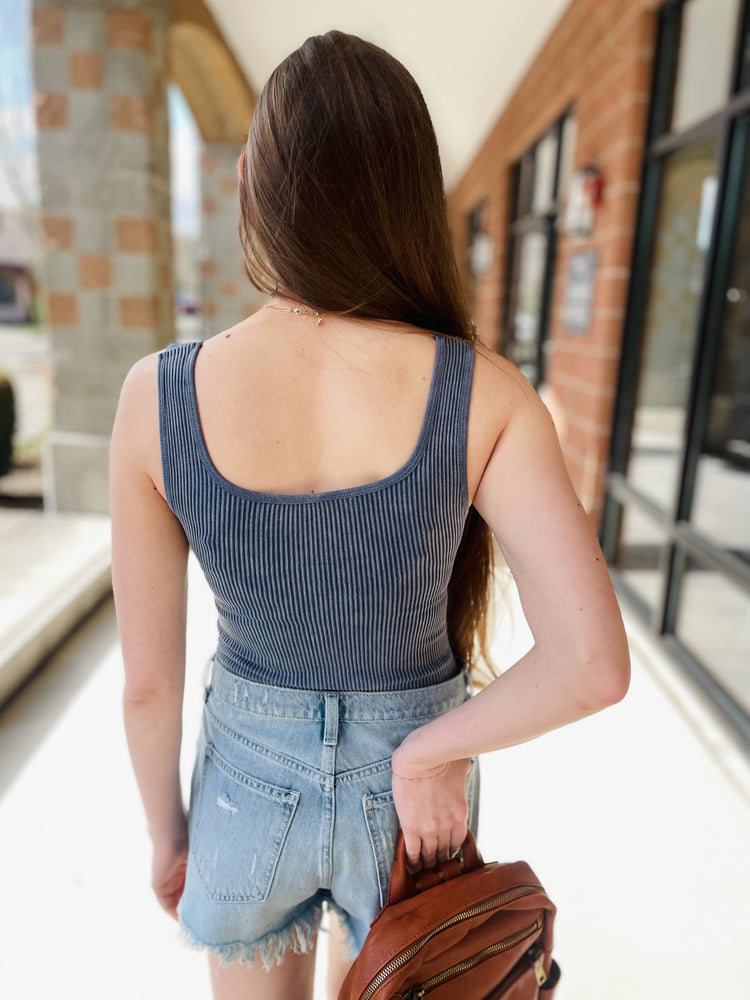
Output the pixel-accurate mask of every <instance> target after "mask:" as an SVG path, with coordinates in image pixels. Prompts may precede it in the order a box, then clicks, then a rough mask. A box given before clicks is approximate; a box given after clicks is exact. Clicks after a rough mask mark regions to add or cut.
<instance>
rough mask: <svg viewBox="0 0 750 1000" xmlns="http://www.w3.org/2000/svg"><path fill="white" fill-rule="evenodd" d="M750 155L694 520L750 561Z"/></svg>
mask: <svg viewBox="0 0 750 1000" xmlns="http://www.w3.org/2000/svg"><path fill="white" fill-rule="evenodd" d="M748 161H750V155H749V154H747V153H746V156H745V169H744V185H743V191H742V195H741V199H740V211H739V215H738V219H737V228H736V232H735V240H734V246H733V254H732V264H731V266H730V269H729V281H728V283H727V288H726V290H725V293H724V308H723V316H722V322H721V332H720V336H719V343H718V352H717V361H716V367H715V370H714V377H713V384H712V387H711V398H710V402H709V417H708V423H707V427H706V432H705V435H704V440H703V445H702V448H701V457H700V458H699V460H698V470H697V477H696V492H695V498H694V500H693V512H692V520H693V524H694V526H695V527H696V528H698V529H699V530H700V531H703V532H705V534H707V535H709V536H710V537H711V538H712V539H713V540H714V541H715V542H717V543H718V544H719V545H722V546H724V547H725V548H727V549H729V550H730V551H731V552H733V553H734V554H735V555H738V556H740V558H742V559H745V560H746V561H747V562H750V176H749V175H748V170H749V169H750V162H748Z"/></svg>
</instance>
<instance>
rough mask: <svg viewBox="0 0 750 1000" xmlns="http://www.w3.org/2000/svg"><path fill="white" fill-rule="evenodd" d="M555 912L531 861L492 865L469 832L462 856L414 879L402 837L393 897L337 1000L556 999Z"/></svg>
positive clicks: (390, 887)
mask: <svg viewBox="0 0 750 1000" xmlns="http://www.w3.org/2000/svg"><path fill="white" fill-rule="evenodd" d="M554 916H555V906H554V904H553V903H552V902H551V901H550V899H549V898H548V897H547V895H546V894H545V892H544V889H543V888H542V886H541V885H540V883H539V880H538V879H537V877H536V875H535V874H534V872H533V871H532V870H531V868H530V867H529V866H528V865H527V864H526V862H524V861H517V862H515V863H513V864H498V863H497V862H490V863H489V864H485V863H484V861H483V860H482V857H481V855H480V854H479V852H478V850H477V847H476V844H475V842H474V838H473V837H472V835H471V833H469V835H468V837H467V838H466V841H465V842H464V844H463V847H462V848H461V856H460V859H459V858H456V859H453V860H451V861H447V862H445V863H443V864H441V865H439V866H438V867H437V868H432V869H428V870H423V871H420V872H418V873H417V874H416V875H412V874H410V873H409V870H408V868H407V866H406V850H405V847H404V840H403V835H402V834H401V833H399V836H398V841H397V843H396V858H395V861H394V863H393V868H392V870H391V878H390V882H389V885H388V902H387V903H386V905H385V906H384V907H383V909H382V910H381V911H380V913H379V914H378V915H377V917H376V918H375V919H374V920H373V922H372V925H371V927H370V932H369V934H368V936H367V940H366V941H365V944H364V947H363V949H362V951H361V952H360V954H359V956H358V957H357V959H356V961H355V962H354V965H353V966H352V967H351V969H350V970H349V974H348V975H347V977H346V979H345V980H344V984H343V986H342V988H341V992H340V993H339V1000H417V998H420V1000H421V998H422V997H424V998H425V1000H449V998H450V1000H455V998H460V1000H538V998H539V996H540V991H543V992H542V994H541V995H542V996H545V997H550V998H551V997H552V995H553V993H554V988H555V986H556V984H557V981H558V979H559V978H560V970H559V968H558V966H557V963H556V962H554V961H553V960H552V956H551V951H552V923H553V920H554Z"/></svg>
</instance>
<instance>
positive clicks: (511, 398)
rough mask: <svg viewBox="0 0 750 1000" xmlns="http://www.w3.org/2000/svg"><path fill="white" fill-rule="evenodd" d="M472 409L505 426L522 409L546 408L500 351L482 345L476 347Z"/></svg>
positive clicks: (520, 373) (534, 390) (535, 392)
mask: <svg viewBox="0 0 750 1000" xmlns="http://www.w3.org/2000/svg"><path fill="white" fill-rule="evenodd" d="M474 348H475V361H474V380H473V383H472V406H473V407H474V408H475V409H476V410H478V411H480V412H482V413H484V414H485V415H486V417H487V419H490V420H493V419H494V420H497V421H499V422H500V425H501V426H500V428H499V429H500V430H501V429H502V425H504V423H505V422H506V421H507V420H509V419H510V418H511V417H512V415H513V414H514V412H517V411H518V410H519V409H523V410H525V409H529V408H530V409H532V410H533V409H536V408H538V407H539V406H542V407H543V405H544V404H543V403H542V401H541V399H540V398H539V394H538V393H537V391H536V389H534V387H533V386H532V385H531V383H530V382H529V380H528V379H527V378H526V376H525V375H523V374H522V372H521V371H520V370H519V369H518V368H517V367H516V366H515V365H514V364H513V362H512V361H509V360H508V358H504V357H502V356H501V355H499V354H498V353H497V352H496V351H493V350H492V349H491V348H489V347H487V346H486V345H485V344H483V343H481V342H479V343H476V344H474Z"/></svg>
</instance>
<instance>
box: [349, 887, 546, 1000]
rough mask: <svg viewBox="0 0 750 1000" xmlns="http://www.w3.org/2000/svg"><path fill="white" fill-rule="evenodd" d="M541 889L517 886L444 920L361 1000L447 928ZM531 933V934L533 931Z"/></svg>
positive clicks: (363, 998)
mask: <svg viewBox="0 0 750 1000" xmlns="http://www.w3.org/2000/svg"><path fill="white" fill-rule="evenodd" d="M540 888H541V887H540V886H538V885H517V886H516V887H515V888H513V889H506V891H505V892H500V893H498V894H497V895H496V896H491V897H490V898H489V899H485V900H484V901H483V902H481V903H476V904H475V905H474V906H471V907H469V909H468V910H461V912H460V913H454V914H453V916H452V917H449V918H448V919H447V920H444V921H443V922H442V924H438V926H437V927H435V928H433V930H431V931H430V932H429V933H428V934H425V935H424V937H421V938H419V939H418V940H417V941H415V942H414V944H412V945H410V946H409V947H408V948H407V949H406V950H405V951H402V952H401V954H400V955H397V956H396V957H395V958H393V959H391V961H390V962H389V963H388V964H387V965H385V966H383V968H382V969H381V970H380V972H379V973H378V974H377V976H375V978H374V979H373V980H372V981H371V982H370V985H369V986H368V987H367V989H366V990H365V991H364V993H363V994H362V996H361V997H360V1000H371V997H372V996H373V995H374V993H375V991H376V990H377V989H379V988H380V987H381V986H382V985H383V983H384V982H385V981H386V979H388V977H389V976H392V975H393V973H394V972H397V971H398V970H399V969H400V968H401V966H402V965H406V963H407V962H408V961H409V960H410V959H412V958H413V957H414V956H415V955H416V954H417V952H418V951H420V949H422V948H423V947H424V946H425V945H426V944H427V942H428V941H429V940H430V939H431V938H433V937H434V936H435V935H436V934H439V933H440V932H441V931H443V930H445V929H446V928H447V927H452V926H453V925H454V924H457V923H460V922H461V921H462V920H469V919H471V917H476V916H479V915H480V914H481V913H485V912H486V911H487V910H492V909H494V908H495V907H496V906H503V905H504V904H505V903H509V902H511V900H514V899H517V898H518V897H519V896H525V895H526V894H527V893H529V892H539V891H540ZM529 933H531V931H530V932H529ZM506 940H507V939H506ZM508 947H511V945H508Z"/></svg>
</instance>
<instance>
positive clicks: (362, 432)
mask: <svg viewBox="0 0 750 1000" xmlns="http://www.w3.org/2000/svg"><path fill="white" fill-rule="evenodd" d="M477 357H478V359H479V355H478V356H477ZM487 363H488V362H487V361H486V360H484V359H483V360H482V362H480V364H479V365H477V368H480V367H481V366H482V365H483V364H487ZM434 364H435V340H434V337H433V336H432V334H430V333H429V332H427V331H424V330H419V329H417V328H414V327H406V328H404V327H397V326H395V325H391V324H385V323H370V322H365V321H361V320H356V321H352V320H347V319H343V318H341V317H333V316H330V317H326V318H325V319H324V320H323V322H322V324H321V325H320V326H318V327H316V324H315V321H314V319H312V318H310V317H307V316H295V315H285V314H283V313H277V314H274V313H271V312H270V310H267V309H261V310H260V311H259V312H258V313H255V314H254V315H253V316H251V317H249V319H247V320H245V321H243V322H242V323H240V324H238V325H237V326H235V327H233V328H231V329H229V330H226V331H223V332H222V333H220V334H218V335H217V336H215V337H212V338H210V339H209V340H207V341H205V342H204V344H203V347H202V348H201V350H200V352H199V353H198V356H197V360H196V366H195V383H196V396H197V400H198V408H199V414H200V421H201V428H202V431H203V436H204V440H205V443H206V447H207V450H208V453H209V455H210V456H211V459H212V461H213V464H214V465H215V466H216V468H217V469H218V471H219V472H220V474H221V475H222V476H223V477H224V478H225V479H227V480H229V481H230V482H232V483H234V484H236V485H237V486H241V487H243V488H245V489H250V490H255V491H259V492H263V493H278V494H302V493H320V492H327V491H329V490H338V489H348V488H350V487H354V486H360V485H362V484H364V483H371V482H375V481H377V480H380V479H384V478H386V477H388V476H390V475H391V474H392V473H394V472H396V471H398V470H399V469H401V468H402V466H404V465H405V464H406V463H407V462H408V460H409V458H410V456H411V455H412V453H413V451H414V450H415V447H416V444H417V441H418V439H419V435H420V432H421V429H422V426H423V423H424V419H425V412H426V409H427V402H428V397H429V392H430V386H431V384H432V379H433V373H434ZM476 383H479V391H476V388H477V386H476ZM483 384H484V378H483V375H482V373H481V372H478V373H475V387H474V389H475V391H473V393H472V407H471V417H470V432H469V448H468V451H469V460H468V466H469V487H470V496H473V492H474V490H475V489H476V485H477V483H478V481H479V479H480V478H481V472H482V470H483V468H484V466H485V465H486V463H487V460H488V458H489V455H490V452H491V450H492V446H493V444H494V440H495V439H496V437H497V433H498V431H497V413H494V414H491V413H488V412H486V410H487V407H486V406H483V405H482V403H481V402H478V401H477V400H476V398H475V397H476V396H478V395H482V392H481V390H482V386H483ZM485 395H486V393H485ZM492 409H493V410H494V409H496V407H492Z"/></svg>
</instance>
